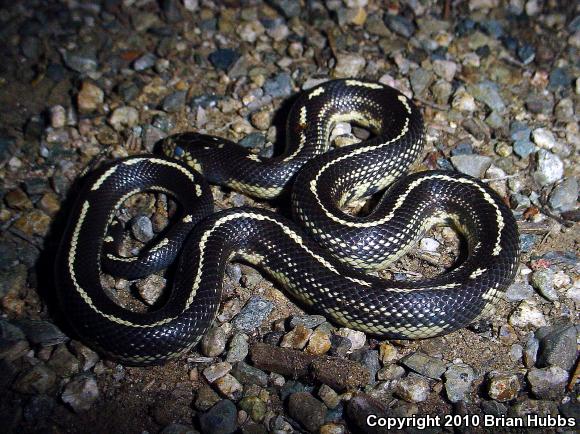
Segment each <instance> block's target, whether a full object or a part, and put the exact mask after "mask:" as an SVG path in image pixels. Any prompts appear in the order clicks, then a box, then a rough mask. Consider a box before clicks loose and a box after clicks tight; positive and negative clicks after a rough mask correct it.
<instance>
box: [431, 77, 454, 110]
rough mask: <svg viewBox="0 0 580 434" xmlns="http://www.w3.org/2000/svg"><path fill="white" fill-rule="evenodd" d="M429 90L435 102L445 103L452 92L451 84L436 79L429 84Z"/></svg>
mask: <svg viewBox="0 0 580 434" xmlns="http://www.w3.org/2000/svg"><path fill="white" fill-rule="evenodd" d="M431 92H433V97H434V98H435V102H436V103H437V104H441V105H447V103H448V102H449V98H450V97H451V94H452V93H453V86H452V85H451V84H450V83H448V82H446V81H443V80H437V81H436V82H435V83H434V84H433V85H432V86H431Z"/></svg>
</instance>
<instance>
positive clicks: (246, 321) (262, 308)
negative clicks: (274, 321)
mask: <svg viewBox="0 0 580 434" xmlns="http://www.w3.org/2000/svg"><path fill="white" fill-rule="evenodd" d="M273 308H274V305H273V303H272V302H271V301H268V300H265V299H263V298H261V297H259V296H254V297H252V298H250V299H249V300H248V302H247V303H246V305H245V306H244V307H243V308H242V310H241V311H240V313H239V314H238V315H237V316H236V317H235V318H234V319H233V320H232V325H233V326H234V327H236V328H237V329H238V330H241V331H245V332H250V331H253V330H254V329H256V328H258V327H259V326H260V325H261V324H262V323H263V322H264V321H265V320H266V318H267V317H268V315H270V312H272V309H273Z"/></svg>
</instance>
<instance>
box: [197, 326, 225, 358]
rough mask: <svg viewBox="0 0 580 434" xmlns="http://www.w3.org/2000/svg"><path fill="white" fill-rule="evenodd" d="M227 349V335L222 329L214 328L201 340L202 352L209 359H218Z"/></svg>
mask: <svg viewBox="0 0 580 434" xmlns="http://www.w3.org/2000/svg"><path fill="white" fill-rule="evenodd" d="M225 348H226V334H225V332H224V330H223V329H222V328H221V327H212V328H210V329H209V330H208V331H207V333H206V334H205V335H204V336H203V338H202V339H201V351H202V353H203V354H205V355H206V356H208V357H216V356H219V355H220V354H221V353H223V352H224V350H225Z"/></svg>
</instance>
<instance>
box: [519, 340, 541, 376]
mask: <svg viewBox="0 0 580 434" xmlns="http://www.w3.org/2000/svg"><path fill="white" fill-rule="evenodd" d="M539 348H540V341H539V340H538V338H536V336H535V335H534V333H530V334H529V336H528V339H527V340H526V346H525V348H524V354H523V359H524V365H525V366H526V368H531V367H532V366H534V365H535V364H536V360H537V357H538V350H539Z"/></svg>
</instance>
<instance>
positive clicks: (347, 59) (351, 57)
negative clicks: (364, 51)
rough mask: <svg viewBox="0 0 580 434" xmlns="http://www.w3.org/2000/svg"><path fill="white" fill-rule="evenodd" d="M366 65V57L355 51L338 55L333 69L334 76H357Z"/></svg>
mask: <svg viewBox="0 0 580 434" xmlns="http://www.w3.org/2000/svg"><path fill="white" fill-rule="evenodd" d="M365 65H366V61H365V59H364V57H362V56H360V55H358V54H354V53H341V54H337V55H336V65H335V66H334V69H333V71H332V75H333V77H334V78H348V77H357V76H358V75H359V74H360V72H361V71H362V70H363V68H364V67H365Z"/></svg>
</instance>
